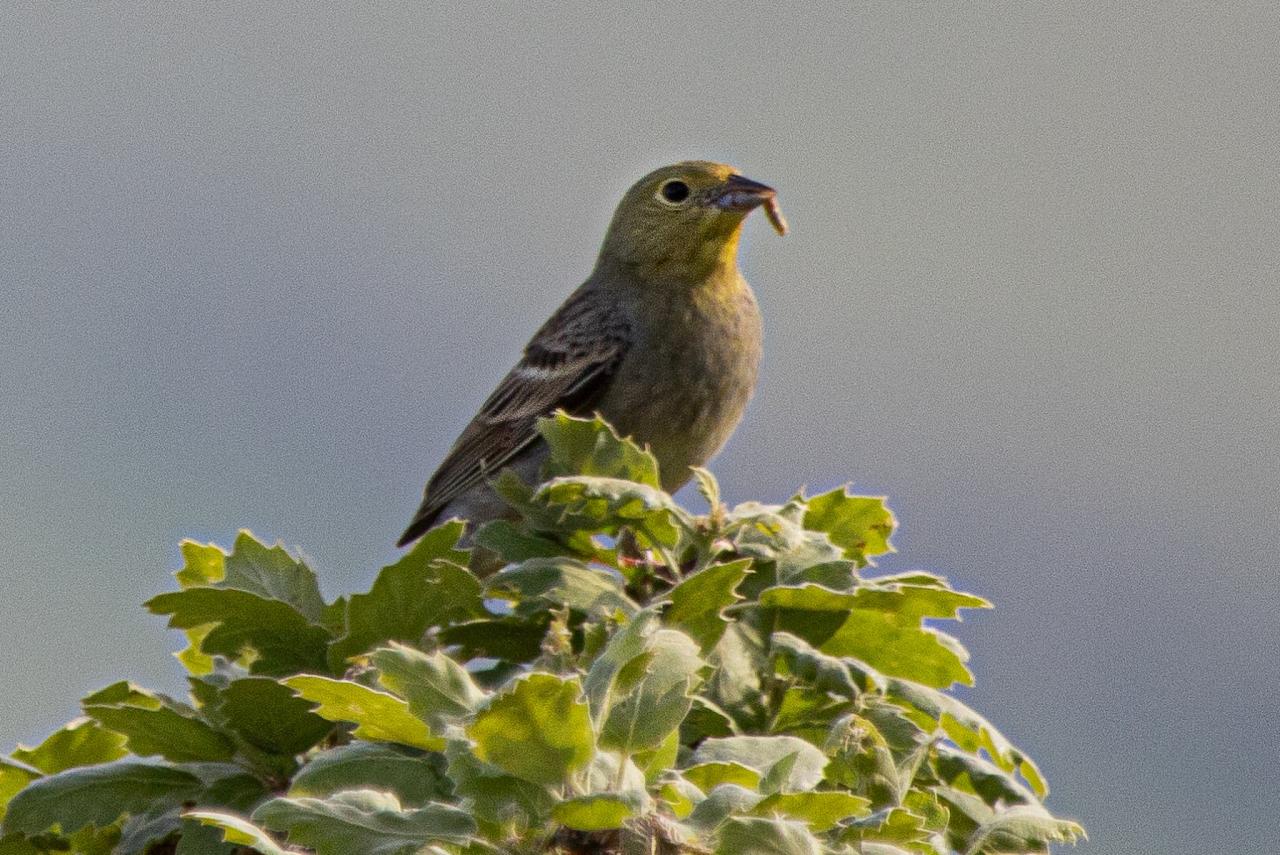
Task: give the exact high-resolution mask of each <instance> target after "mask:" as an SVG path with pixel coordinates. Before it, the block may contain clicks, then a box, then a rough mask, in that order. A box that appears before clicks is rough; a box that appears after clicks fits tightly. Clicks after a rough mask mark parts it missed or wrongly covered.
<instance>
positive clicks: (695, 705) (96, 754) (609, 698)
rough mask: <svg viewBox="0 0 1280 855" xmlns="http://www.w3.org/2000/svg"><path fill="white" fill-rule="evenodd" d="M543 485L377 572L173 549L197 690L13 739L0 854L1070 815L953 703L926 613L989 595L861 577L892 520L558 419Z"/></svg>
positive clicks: (744, 842) (1, 800)
mask: <svg viewBox="0 0 1280 855" xmlns="http://www.w3.org/2000/svg"><path fill="white" fill-rule="evenodd" d="M541 429H542V432H543V436H544V437H545V438H546V440H547V442H548V444H549V446H550V448H551V451H552V453H551V459H550V463H549V466H548V470H547V472H546V473H545V475H546V480H545V481H544V483H542V484H540V485H525V484H522V483H520V482H519V481H518V480H516V479H515V478H514V477H513V476H511V475H509V474H508V475H505V476H504V477H503V478H502V479H500V481H499V484H498V489H499V491H500V492H501V494H502V495H503V496H504V497H505V498H506V500H507V501H508V502H509V503H510V504H511V506H512V508H513V511H514V513H515V516H516V519H515V520H513V521H501V522H495V523H490V524H489V525H487V526H486V527H484V528H483V529H482V530H481V531H480V532H478V534H477V538H476V539H477V542H478V543H479V544H481V545H482V546H483V547H485V548H486V549H488V550H490V551H492V552H495V553H497V554H498V556H499V557H500V558H501V559H503V561H504V562H505V567H504V569H503V570H502V571H501V572H499V573H497V574H496V575H493V576H491V577H489V578H487V579H481V578H478V577H477V576H476V575H474V574H473V573H472V571H471V570H470V569H469V565H470V563H471V555H470V553H469V551H468V550H466V549H462V548H460V547H459V545H458V543H459V539H460V538H461V536H462V534H463V530H464V527H463V524H462V523H461V522H459V521H450V522H448V523H445V524H444V525H441V526H439V527H437V528H436V529H434V530H432V531H431V532H429V533H428V534H427V535H426V536H425V537H423V538H422V539H421V540H420V541H419V542H418V544H417V545H415V546H414V548H413V549H412V550H410V551H409V552H408V553H407V554H405V555H404V556H403V557H402V558H401V559H400V560H399V561H397V562H396V563H394V564H392V565H390V566H387V567H384V568H383V569H382V571H381V572H380V573H379V574H378V576H377V578H376V580H375V581H374V583H373V586H372V587H371V588H370V590H369V591H367V592H365V593H360V594H356V595H354V596H351V597H349V598H345V597H344V598H339V599H338V600H336V601H333V602H327V601H325V600H324V599H323V598H322V596H321V594H320V590H319V586H318V585H317V582H316V578H315V575H314V573H313V572H312V571H311V569H310V568H309V567H307V566H306V564H304V563H303V562H302V561H300V560H298V559H297V558H295V557H294V556H292V555H291V554H290V553H288V552H286V551H285V550H284V549H283V548H282V547H280V546H270V547H269V546H266V545H264V544H262V543H260V542H259V541H257V540H256V539H254V538H253V536H252V535H250V534H249V533H247V532H243V533H241V535H240V536H239V538H237V540H236V542H235V544H234V547H233V548H232V549H231V551H230V552H225V551H223V550H222V549H220V548H218V547H216V546H213V545H207V544H197V543H193V542H186V543H184V544H183V546H182V551H183V556H184V566H183V567H182V568H181V569H180V570H179V571H178V572H177V574H176V578H177V582H178V586H179V589H178V590H176V591H172V592H169V593H165V594H161V595H159V596H157V597H154V598H153V599H151V600H150V601H149V602H148V603H147V607H148V608H149V609H150V610H151V611H152V612H154V613H155V614H158V615H162V616H165V617H167V618H168V621H169V625H170V626H171V627H173V628H175V629H178V630H181V631H182V632H184V633H185V635H186V637H187V639H188V647H187V648H186V649H185V650H184V651H183V652H182V653H180V654H178V659H179V660H180V662H181V663H182V664H183V666H184V668H185V669H186V670H187V673H188V680H189V685H190V693H189V696H188V697H187V698H185V699H181V700H180V699H176V698H171V697H167V696H165V695H163V694H160V693H156V692H151V691H148V690H145V689H142V688H139V687H137V686H134V685H132V684H130V683H127V682H120V683H115V684H112V685H110V686H107V687H106V688H104V689H100V690H98V691H96V692H93V693H92V694H90V695H88V696H87V697H86V698H85V699H84V700H83V702H82V709H83V713H84V715H83V716H82V717H81V718H77V719H75V720H74V721H72V722H71V723H70V724H68V725H67V726H65V727H64V728H62V729H60V730H58V731H56V732H55V733H53V734H52V735H50V736H49V737H48V739H46V740H45V741H44V742H42V743H41V744H40V745H38V746H35V747H34V748H19V749H17V750H16V751H14V752H13V753H12V754H11V755H9V756H8V757H0V816H2V817H3V826H2V829H3V836H0V855H37V853H50V852H74V853H85V855H104V853H122V855H131V853H152V855H160V853H177V855H214V853H219V855H231V853H247V852H258V853H262V855H281V853H286V852H298V851H312V852H315V853H317V855H350V853H376V855H401V854H402V853H404V854H405V855H407V853H418V852H448V853H464V852H465V853H474V854H475V855H478V853H485V852H500V851H501V852H537V851H547V850H557V851H563V852H575V853H576V852H581V853H585V852H619V853H621V852H641V851H643V852H665V853H676V852H686V851H687V852H722V853H747V855H757V853H759V855H765V853H768V855H810V853H818V852H831V853H848V855H855V853H863V854H864V855H873V853H874V855H900V853H922V854H923V855H947V853H952V852H960V853H965V855H980V853H997V852H1000V853H1006V852H1026V853H1030V852H1045V851H1047V847H1048V846H1049V844H1051V843H1053V842H1073V841H1075V840H1076V839H1078V838H1080V837H1082V836H1083V830H1082V829H1081V828H1080V827H1079V826H1078V825H1076V824H1075V823H1073V822H1069V821H1066V820H1061V819H1056V818H1054V817H1053V816H1052V815H1051V814H1050V813H1049V812H1048V811H1047V810H1046V809H1045V808H1044V806H1043V804H1042V801H1043V799H1044V797H1045V796H1046V795H1047V787H1046V785H1045V782H1044V778H1043V776H1042V775H1041V773H1040V771H1039V770H1038V769H1037V768H1036V766H1035V764H1034V763H1033V762H1032V761H1031V760H1030V759H1029V758H1028V757H1027V756H1026V755H1025V754H1024V753H1023V752H1022V751H1020V750H1019V749H1018V748H1016V747H1015V746H1014V745H1013V744H1012V743H1010V742H1009V741H1008V740H1007V739H1006V738H1005V737H1004V736H1003V735H1001V734H1000V732H999V731H998V730H996V728H995V727H994V726H993V725H992V724H991V723H990V722H989V721H988V720H987V719H986V718H984V717H983V716H981V715H979V714H978V713H977V712H975V711H974V710H972V709H970V708H969V707H968V706H966V705H965V704H963V703H961V702H960V701H958V700H956V699H955V698H954V697H952V696H951V695H949V694H947V691H946V690H947V689H948V688H949V687H950V686H951V685H952V684H954V683H965V684H967V683H971V682H972V676H971V674H970V671H969V669H968V666H967V658H968V657H967V653H966V652H965V650H964V648H963V647H962V646H961V645H960V643H959V642H958V641H957V640H956V639H955V638H953V637H952V636H950V635H949V634H947V633H946V632H945V631H944V630H943V629H940V628H939V626H938V622H940V621H948V620H955V619H958V618H959V616H960V612H961V610H963V609H972V608H986V607H988V603H987V602H986V601H985V600H983V599H982V598H981V597H977V596H975V595H972V594H968V593H964V592H960V591H956V590H954V589H952V588H951V587H950V586H949V585H948V584H947V582H946V580H945V579H943V578H941V577H939V576H936V575H933V574H929V573H923V572H913V573H906V574H898V575H891V576H884V575H879V576H877V575H868V573H869V572H870V571H871V570H872V569H873V565H872V561H873V559H874V558H875V557H876V556H878V555H883V554H885V553H886V552H889V551H890V550H891V549H892V547H891V545H890V538H891V535H892V533H893V530H894V527H895V525H896V521H895V519H894V517H893V515H892V513H891V512H890V511H889V509H888V508H887V507H886V506H885V504H884V501H883V500H882V499H880V498H877V497H868V496H855V495H851V494H849V493H848V492H847V491H846V490H844V489H838V490H833V491H831V492H828V493H823V494H820V495H817V496H812V497H805V496H796V497H794V498H793V499H791V500H790V501H789V502H786V503H785V504H782V505H764V504H759V503H746V504H742V505H738V506H737V507H734V508H725V507H723V506H722V505H721V501H720V493H719V487H718V485H717V484H716V482H715V479H714V478H713V477H712V476H711V475H710V473H708V472H705V471H702V470H699V471H697V472H696V473H695V474H696V476H697V480H698V484H699V489H700V491H701V493H702V494H703V496H704V497H705V498H706V500H707V502H708V504H709V510H708V512H707V513H706V514H702V515H698V514H695V513H693V512H691V511H689V510H687V509H685V508H683V507H681V506H680V505H678V504H677V503H676V502H675V500H674V499H673V498H672V497H671V496H670V495H668V494H666V493H665V492H663V491H662V490H661V488H660V487H659V480H658V470H657V464H656V463H655V462H654V460H653V457H652V456H651V455H649V454H648V453H647V452H646V451H644V450H642V449H640V448H637V447H636V446H635V445H634V444H632V443H630V442H628V441H626V440H621V439H619V438H618V437H617V435H616V434H615V433H614V432H613V431H612V429H610V428H609V427H608V426H607V425H605V424H604V423H602V422H600V421H599V420H583V419H573V418H570V417H568V416H566V415H563V414H558V415H556V416H555V417H553V418H551V419H547V420H545V421H544V422H543V424H542V426H541Z"/></svg>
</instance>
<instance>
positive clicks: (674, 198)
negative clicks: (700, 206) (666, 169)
mask: <svg viewBox="0 0 1280 855" xmlns="http://www.w3.org/2000/svg"><path fill="white" fill-rule="evenodd" d="M658 193H660V194H661V195H662V198H663V199H665V200H666V201H668V202H670V203H672V204H673V205H677V204H679V203H681V202H683V201H684V200H685V199H688V198H689V185H688V184H685V183H684V182H683V181H680V180H679V179H676V180H674V181H668V182H667V183H666V184H663V185H662V187H661V188H660V189H659V190H658Z"/></svg>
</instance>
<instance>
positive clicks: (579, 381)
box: [399, 290, 630, 546]
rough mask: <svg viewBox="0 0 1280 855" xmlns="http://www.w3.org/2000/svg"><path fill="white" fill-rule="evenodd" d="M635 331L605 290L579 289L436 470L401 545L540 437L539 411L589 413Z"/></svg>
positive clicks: (543, 331)
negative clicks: (560, 410) (632, 332)
mask: <svg viewBox="0 0 1280 855" xmlns="http://www.w3.org/2000/svg"><path fill="white" fill-rule="evenodd" d="M629 332H630V330H629V328H628V326H627V324H626V321H625V319H623V318H621V317H620V316H619V315H618V313H617V311H616V310H612V307H611V306H610V304H609V303H608V302H607V300H606V299H605V295H602V294H600V293H599V292H598V291H594V290H583V291H579V292H578V293H577V294H575V295H574V296H573V297H571V298H570V299H569V300H568V301H567V302H566V303H565V304H564V305H563V306H561V307H560V309H559V310H558V311H557V312H556V313H555V314H554V315H552V316H551V318H550V320H548V321H547V322H546V323H545V324H543V326H542V328H541V329H540V330H538V332H537V333H536V334H535V335H534V337H533V339H532V340H531V341H530V342H529V344H528V345H527V346H526V347H525V351H524V357H523V358H522V359H521V360H520V362H519V363H518V364H517V365H516V367H515V368H513V369H511V372H510V373H509V374H507V376H506V377H505V378H504V379H503V380H502V382H501V383H499V384H498V388H497V389H495V390H494V391H493V394H492V395H490V396H489V399H488V400H487V401H485V402H484V405H483V406H482V407H481V408H480V412H479V413H477V414H476V417H475V418H473V419H472V420H471V423H470V424H469V425H467V427H466V429H465V430H464V431H463V432H462V435H461V436H459V437H458V440H457V441H456V442H455V443H454V444H453V448H452V449H450V451H449V455H448V456H447V457H446V458H445V459H444V462H443V463H441V464H440V468H439V469H437V470H436V472H435V474H434V475H432V476H431V480H430V481H429V482H428V483H427V489H426V492H425V493H424V495H423V498H422V506H421V507H420V508H419V509H418V513H417V514H416V515H415V516H414V518H413V522H411V523H410V524H409V527H408V528H407V529H406V530H405V532H404V534H403V535H401V537H400V541H399V545H400V546H404V545H405V544H407V543H409V542H411V541H413V540H414V539H416V538H417V537H418V536H419V535H421V534H422V533H423V532H425V531H426V530H427V529H428V528H429V527H430V526H431V524H432V523H433V522H435V518H436V516H437V515H438V514H439V513H440V512H441V511H442V510H443V509H444V507H445V506H446V505H448V504H449V502H451V501H453V500H454V499H456V498H458V497H459V496H461V495H463V494H464V493H466V492H467V491H468V490H470V489H471V488H472V487H474V486H475V485H476V484H478V483H480V482H481V481H483V480H485V479H487V478H491V477H493V476H494V475H496V474H497V473H498V472H499V471H500V470H501V469H502V467H503V466H505V465H507V464H508V463H509V462H511V460H512V458H514V457H515V456H516V455H517V454H519V453H520V452H521V451H522V450H524V449H525V448H527V447H528V446H529V445H530V444H531V443H533V442H534V440H536V439H537V438H538V433H537V420H538V419H539V418H541V417H543V416H546V415H549V414H550V413H552V412H553V411H555V410H557V409H564V410H566V411H568V412H571V413H579V412H589V411H590V407H591V406H592V405H593V404H594V403H595V402H596V401H598V400H599V399H600V396H601V394H602V393H603V392H604V390H605V388H606V387H607V386H608V381H609V379H610V378H611V377H612V376H613V373H614V371H615V370H616V369H617V367H618V363H619V362H621V361H622V357H623V355H624V354H625V353H626V350H627V346H628V344H629V339H630V336H629Z"/></svg>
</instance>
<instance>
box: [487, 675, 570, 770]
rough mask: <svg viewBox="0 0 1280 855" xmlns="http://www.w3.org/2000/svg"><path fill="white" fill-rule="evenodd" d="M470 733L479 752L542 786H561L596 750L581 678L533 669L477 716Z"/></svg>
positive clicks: (505, 768) (501, 767)
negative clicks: (537, 671)
mask: <svg viewBox="0 0 1280 855" xmlns="http://www.w3.org/2000/svg"><path fill="white" fill-rule="evenodd" d="M467 736H469V737H470V738H471V739H472V740H474V741H475V753H476V756H477V757H479V758H480V759H481V760H484V761H485V762H488V763H492V764H493V765H495V766H497V767H499V768H500V769H503V770H504V771H506V772H509V773H510V774H512V775H515V776H516V777H518V778H522V779H524V780H526V781H532V782H534V783H538V784H561V783H563V782H564V781H565V779H566V778H568V776H569V775H570V774H572V773H573V772H575V771H577V770H578V769H581V768H583V767H584V766H586V765H587V763H588V762H590V760H591V756H592V755H593V754H594V753H595V738H594V735H593V734H592V731H591V718H590V716H589V714H588V712H587V704H586V702H585V701H584V700H583V698H582V686H581V685H580V684H579V682H578V680H577V679H565V678H563V677H559V676H556V675H554V674H544V673H533V674H528V675H525V676H523V677H521V678H519V679H518V680H516V681H515V682H514V683H513V684H512V686H511V687H510V688H508V689H507V690H506V691H504V692H502V693H501V694H499V695H496V696H494V698H493V699H491V700H490V702H489V705H488V706H487V707H486V708H485V709H484V710H482V711H481V712H480V713H479V714H478V715H476V717H475V720H474V721H473V722H472V724H471V726H470V727H469V728H467Z"/></svg>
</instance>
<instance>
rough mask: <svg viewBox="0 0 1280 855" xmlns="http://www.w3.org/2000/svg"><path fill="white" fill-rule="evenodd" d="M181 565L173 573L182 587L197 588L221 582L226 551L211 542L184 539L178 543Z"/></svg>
mask: <svg viewBox="0 0 1280 855" xmlns="http://www.w3.org/2000/svg"><path fill="white" fill-rule="evenodd" d="M178 548H179V549H181V550H182V559H183V565H182V569H181V570H178V571H177V572H176V573H174V574H173V575H174V576H175V577H176V578H177V580H178V584H179V585H180V586H182V587H183V588H197V587H201V586H205V585H214V584H217V583H218V582H221V581H222V579H223V577H224V576H226V575H227V569H226V560H227V553H225V552H223V551H222V550H221V549H219V548H218V547H217V546H214V545H213V544H212V543H197V542H196V541H194V540H184V541H182V543H181V544H179V547H178Z"/></svg>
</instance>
